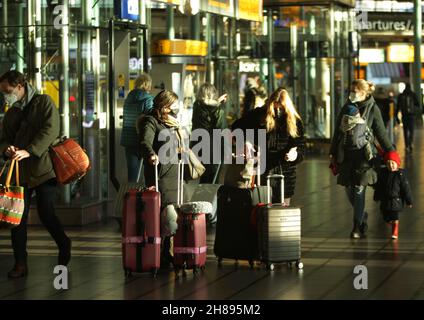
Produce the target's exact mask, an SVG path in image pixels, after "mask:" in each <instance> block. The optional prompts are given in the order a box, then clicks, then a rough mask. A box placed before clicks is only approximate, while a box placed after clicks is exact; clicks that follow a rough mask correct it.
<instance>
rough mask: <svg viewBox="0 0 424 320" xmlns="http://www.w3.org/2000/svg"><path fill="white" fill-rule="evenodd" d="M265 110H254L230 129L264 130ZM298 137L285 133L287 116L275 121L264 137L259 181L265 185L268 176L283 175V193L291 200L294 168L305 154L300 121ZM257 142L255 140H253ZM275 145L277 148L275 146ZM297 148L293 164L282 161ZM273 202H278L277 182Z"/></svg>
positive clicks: (278, 188)
mask: <svg viewBox="0 0 424 320" xmlns="http://www.w3.org/2000/svg"><path fill="white" fill-rule="evenodd" d="M265 118H266V108H265V107H262V108H256V109H254V110H252V111H251V112H249V113H248V114H247V115H246V116H245V117H243V118H241V119H239V120H237V121H236V122H235V123H234V124H233V127H232V129H233V130H234V129H237V128H241V129H243V130H246V129H266V126H265ZM297 128H298V133H299V137H297V138H293V137H291V136H290V135H289V134H288V132H287V116H286V115H285V114H282V116H281V117H280V118H279V119H276V129H275V130H274V131H272V132H268V133H267V135H266V142H267V150H266V151H267V152H266V171H265V174H264V175H263V176H261V181H263V182H264V183H265V181H266V180H265V179H266V176H267V175H268V174H283V175H284V178H285V179H284V191H285V192H284V193H285V198H291V197H292V196H293V194H294V190H295V185H296V166H297V165H298V164H299V163H300V162H302V161H303V159H304V154H305V136H304V129H303V124H302V121H301V120H298V121H297ZM276 132H278V133H279V134H278V137H277V143H276V144H274V146H272V145H271V144H272V140H274V139H275V133H276ZM255 140H256V141H257V139H255ZM276 145H277V146H276ZM294 147H297V152H298V157H297V159H296V160H295V161H293V162H288V161H286V160H284V156H285V155H286V154H287V152H289V150H290V149H291V148H294ZM272 186H273V199H274V200H273V201H274V202H276V201H279V198H278V195H279V194H280V184H279V182H278V181H273V182H272Z"/></svg>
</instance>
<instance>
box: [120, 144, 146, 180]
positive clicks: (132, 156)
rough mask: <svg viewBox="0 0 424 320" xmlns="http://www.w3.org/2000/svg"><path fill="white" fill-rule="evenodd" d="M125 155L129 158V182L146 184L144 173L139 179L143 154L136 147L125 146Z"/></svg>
mask: <svg viewBox="0 0 424 320" xmlns="http://www.w3.org/2000/svg"><path fill="white" fill-rule="evenodd" d="M125 157H126V158H127V173H128V182H140V183H141V184H143V185H144V175H143V174H141V175H140V181H137V176H138V172H139V170H140V165H141V154H140V152H139V151H138V150H137V149H136V148H125Z"/></svg>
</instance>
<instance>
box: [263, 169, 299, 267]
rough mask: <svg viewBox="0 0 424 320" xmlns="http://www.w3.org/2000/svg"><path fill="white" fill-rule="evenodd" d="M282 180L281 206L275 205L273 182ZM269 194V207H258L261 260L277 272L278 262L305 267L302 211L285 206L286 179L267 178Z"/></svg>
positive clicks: (281, 177)
mask: <svg viewBox="0 0 424 320" xmlns="http://www.w3.org/2000/svg"><path fill="white" fill-rule="evenodd" d="M274 178H279V179H281V204H272V203H271V199H272V198H271V196H270V191H271V184H270V179H274ZM267 188H268V191H269V193H268V194H269V195H268V201H267V203H268V205H265V206H259V207H258V208H257V216H256V221H257V226H258V248H259V259H260V260H261V261H262V262H264V263H266V264H267V267H268V268H269V269H270V270H274V263H279V262H288V263H289V264H290V265H291V263H292V262H295V263H296V267H297V268H298V269H302V268H303V263H302V262H301V260H300V259H301V210H300V208H295V207H287V206H284V204H283V203H284V176H283V175H269V176H268V179H267Z"/></svg>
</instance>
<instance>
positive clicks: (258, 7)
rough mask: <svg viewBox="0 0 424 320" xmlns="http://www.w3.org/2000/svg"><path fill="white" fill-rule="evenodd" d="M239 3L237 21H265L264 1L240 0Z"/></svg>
mask: <svg viewBox="0 0 424 320" xmlns="http://www.w3.org/2000/svg"><path fill="white" fill-rule="evenodd" d="M237 3H238V5H237V14H236V16H237V19H245V20H251V21H262V20H263V13H262V9H263V3H262V0H238V1H237Z"/></svg>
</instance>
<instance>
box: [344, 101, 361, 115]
mask: <svg viewBox="0 0 424 320" xmlns="http://www.w3.org/2000/svg"><path fill="white" fill-rule="evenodd" d="M358 113H359V109H358V108H357V107H356V106H354V105H353V104H349V105H348V106H347V110H346V114H347V115H349V116H352V117H354V116H356V115H357V114H358Z"/></svg>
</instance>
